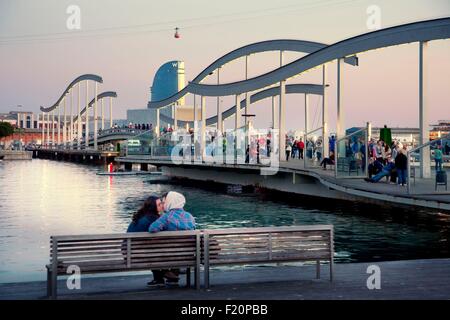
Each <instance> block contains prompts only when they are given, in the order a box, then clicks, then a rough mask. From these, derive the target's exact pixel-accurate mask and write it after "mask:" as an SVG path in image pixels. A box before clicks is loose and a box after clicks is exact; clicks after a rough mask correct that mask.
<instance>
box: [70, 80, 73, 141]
mask: <svg viewBox="0 0 450 320" xmlns="http://www.w3.org/2000/svg"><path fill="white" fill-rule="evenodd" d="M72 143H73V88H70V131H69V149H72Z"/></svg>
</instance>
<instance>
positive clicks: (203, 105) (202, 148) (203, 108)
mask: <svg viewBox="0 0 450 320" xmlns="http://www.w3.org/2000/svg"><path fill="white" fill-rule="evenodd" d="M201 113H202V114H201V116H202V127H201V129H200V152H201V159H202V161H203V159H204V157H205V150H206V98H205V97H204V96H202V97H201Z"/></svg>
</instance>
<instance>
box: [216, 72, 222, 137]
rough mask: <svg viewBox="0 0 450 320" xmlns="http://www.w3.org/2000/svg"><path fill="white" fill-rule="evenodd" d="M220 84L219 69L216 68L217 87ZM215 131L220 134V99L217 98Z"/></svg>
mask: <svg viewBox="0 0 450 320" xmlns="http://www.w3.org/2000/svg"><path fill="white" fill-rule="evenodd" d="M219 84H220V68H217V85H219ZM217 131H219V132H220V134H222V132H223V127H222V112H221V111H220V97H217Z"/></svg>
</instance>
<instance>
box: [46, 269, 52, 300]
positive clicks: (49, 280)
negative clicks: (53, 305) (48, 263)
mask: <svg viewBox="0 0 450 320" xmlns="http://www.w3.org/2000/svg"><path fill="white" fill-rule="evenodd" d="M51 295H52V272H51V271H50V269H49V268H47V298H50V296H51Z"/></svg>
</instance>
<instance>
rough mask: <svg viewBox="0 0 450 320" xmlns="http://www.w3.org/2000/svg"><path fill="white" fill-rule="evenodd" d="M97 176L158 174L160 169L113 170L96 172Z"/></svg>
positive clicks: (160, 173)
mask: <svg viewBox="0 0 450 320" xmlns="http://www.w3.org/2000/svg"><path fill="white" fill-rule="evenodd" d="M97 175H99V176H139V175H152V176H160V175H162V172H161V171H153V172H152V171H115V172H97Z"/></svg>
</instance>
